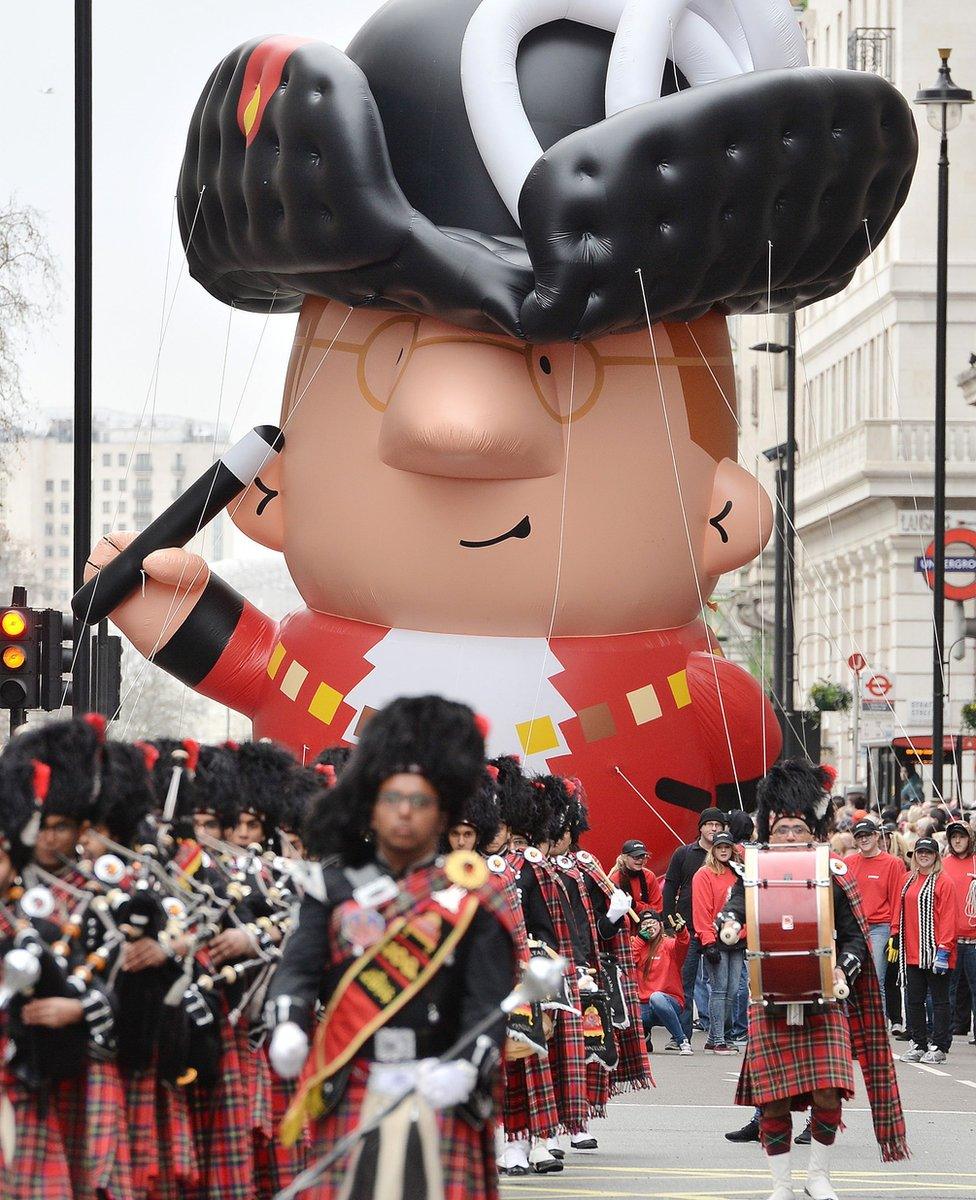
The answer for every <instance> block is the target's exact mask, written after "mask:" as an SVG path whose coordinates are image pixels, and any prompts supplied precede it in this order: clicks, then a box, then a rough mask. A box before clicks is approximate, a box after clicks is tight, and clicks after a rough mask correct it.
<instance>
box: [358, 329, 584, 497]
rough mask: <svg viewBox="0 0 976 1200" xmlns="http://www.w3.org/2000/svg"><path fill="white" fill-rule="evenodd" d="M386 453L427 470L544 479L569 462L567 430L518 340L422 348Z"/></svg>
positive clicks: (386, 421) (386, 420)
mask: <svg viewBox="0 0 976 1200" xmlns="http://www.w3.org/2000/svg"><path fill="white" fill-rule="evenodd" d="M379 455H380V458H381V459H382V460H383V462H385V463H386V464H387V465H388V466H391V467H395V468H396V469H397V470H400V471H412V472H414V473H416V474H420V475H439V476H445V477H447V478H454V479H536V478H543V477H545V476H548V475H555V474H556V473H557V472H558V471H559V469H560V467H561V465H562V458H563V436H562V428H561V426H560V424H559V422H558V421H555V420H554V419H553V418H552V417H551V416H549V415H548V413H547V412H546V410H545V408H544V406H543V405H542V403H541V402H540V400H539V398H538V396H537V395H536V393H535V389H534V387H533V384H532V377H531V374H530V370H529V360H528V357H527V355H526V354H525V353H523V352H522V350H521V349H520V348H519V347H518V346H517V344H516V345H513V346H505V345H502V344H500V343H495V342H488V341H486V342H477V341H474V340H467V339H464V340H462V339H445V340H443V341H441V340H433V339H432V340H431V342H430V343H428V344H426V345H425V344H423V343H421V344H419V345H418V346H417V348H416V349H415V351H414V353H413V355H412V356H411V358H410V361H409V363H408V364H407V366H406V368H405V369H404V371H403V375H402V376H401V377H400V381H399V383H398V384H397V386H396V388H395V390H394V392H393V395H392V396H391V397H390V403H389V406H388V408H387V409H386V412H385V413H384V414H383V421H382V425H381V427H380V439H379Z"/></svg>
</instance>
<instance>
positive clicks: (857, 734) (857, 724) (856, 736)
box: [851, 671, 861, 783]
mask: <svg viewBox="0 0 976 1200" xmlns="http://www.w3.org/2000/svg"><path fill="white" fill-rule="evenodd" d="M853 675H854V720H853V721H852V722H851V757H852V758H853V760H854V764H853V772H854V778H853V780H852V782H853V783H860V780H861V676H860V675H859V674H858V673H857V672H856V671H855V672H853Z"/></svg>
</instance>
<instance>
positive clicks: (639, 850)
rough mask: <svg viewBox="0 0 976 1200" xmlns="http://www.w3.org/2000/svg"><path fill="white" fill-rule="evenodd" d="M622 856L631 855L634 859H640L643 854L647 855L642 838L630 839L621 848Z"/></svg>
mask: <svg viewBox="0 0 976 1200" xmlns="http://www.w3.org/2000/svg"><path fill="white" fill-rule="evenodd" d="M620 853H621V854H629V855H630V856H631V857H632V858H638V857H639V856H640V855H641V854H646V853H647V847H646V846H645V845H644V843H643V842H642V841H641V840H640V838H628V839H627V841H626V842H624V844H623V845H622V846H621V847H620Z"/></svg>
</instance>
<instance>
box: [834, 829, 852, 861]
mask: <svg viewBox="0 0 976 1200" xmlns="http://www.w3.org/2000/svg"><path fill="white" fill-rule="evenodd" d="M830 848H831V850H832V851H833V852H834V854H836V855H837V857H838V858H847V857H848V855H851V854H855V853H856V849H855V846H854V835H853V834H851V833H850V832H847V831H845V832H843V833H835V834H833V835H832V836H831V839H830Z"/></svg>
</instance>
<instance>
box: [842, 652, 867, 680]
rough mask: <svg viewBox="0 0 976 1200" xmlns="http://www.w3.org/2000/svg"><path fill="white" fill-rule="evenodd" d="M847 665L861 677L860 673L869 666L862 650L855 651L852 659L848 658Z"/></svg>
mask: <svg viewBox="0 0 976 1200" xmlns="http://www.w3.org/2000/svg"><path fill="white" fill-rule="evenodd" d="M847 665H848V666H849V667H850V668H851V670H852V671H853V672H854V674H855V675H860V673H861V672H862V671H863V670H864V668H865V667H866V666H867V665H868V660H867V659H866V658H865V657H864V655H863V654H862V653H861V652H860V650H855V651H854V653H853V654H852V655H851V656H850V658H848V660H847Z"/></svg>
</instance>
